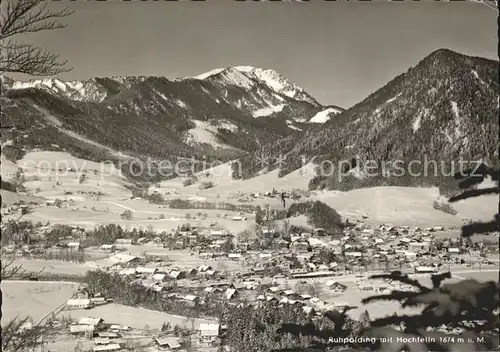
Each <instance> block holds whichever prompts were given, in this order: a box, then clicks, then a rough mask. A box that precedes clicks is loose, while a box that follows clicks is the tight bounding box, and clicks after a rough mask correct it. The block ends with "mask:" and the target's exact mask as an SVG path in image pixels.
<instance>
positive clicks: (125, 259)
mask: <svg viewBox="0 0 500 352" xmlns="http://www.w3.org/2000/svg"><path fill="white" fill-rule="evenodd" d="M109 260H110V261H111V262H113V263H114V264H132V263H133V262H137V261H139V258H137V257H135V256H133V255H128V254H123V253H118V254H115V255H114V256H112V257H110V258H109Z"/></svg>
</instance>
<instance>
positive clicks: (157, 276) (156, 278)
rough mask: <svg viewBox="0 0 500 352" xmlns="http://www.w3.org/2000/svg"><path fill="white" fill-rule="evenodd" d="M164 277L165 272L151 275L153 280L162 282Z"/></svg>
mask: <svg viewBox="0 0 500 352" xmlns="http://www.w3.org/2000/svg"><path fill="white" fill-rule="evenodd" d="M166 277H167V275H166V274H154V275H153V276H152V279H153V281H156V282H163V281H164V280H165V278H166Z"/></svg>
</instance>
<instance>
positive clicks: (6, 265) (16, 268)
mask: <svg viewBox="0 0 500 352" xmlns="http://www.w3.org/2000/svg"><path fill="white" fill-rule="evenodd" d="M1 267H2V271H1V274H0V279H1V280H9V279H12V278H13V277H16V276H24V275H26V271H25V270H24V269H23V267H22V265H14V259H10V260H8V261H7V260H5V259H3V260H2V264H1Z"/></svg>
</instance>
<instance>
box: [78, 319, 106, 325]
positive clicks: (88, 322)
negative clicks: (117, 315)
mask: <svg viewBox="0 0 500 352" xmlns="http://www.w3.org/2000/svg"><path fill="white" fill-rule="evenodd" d="M102 323H104V320H103V319H101V318H92V317H89V318H81V319H80V320H79V321H78V324H80V325H92V326H94V327H99V326H100V325H102Z"/></svg>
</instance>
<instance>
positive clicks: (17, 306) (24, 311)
mask: <svg viewBox="0 0 500 352" xmlns="http://www.w3.org/2000/svg"><path fill="white" fill-rule="evenodd" d="M1 287H2V325H3V324H4V322H5V321H8V320H10V319H12V318H15V317H16V316H19V317H20V318H23V317H26V316H30V317H31V318H33V321H34V322H35V323H37V322H38V321H39V320H40V319H42V318H44V317H45V316H46V315H47V314H49V313H51V312H52V311H53V310H54V309H56V308H57V307H58V306H59V305H60V304H62V303H64V302H66V301H67V300H68V299H69V298H70V296H71V295H72V294H74V293H75V292H76V290H77V288H78V284H76V283H66V282H42V281H40V282H35V281H2V283H1Z"/></svg>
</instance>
